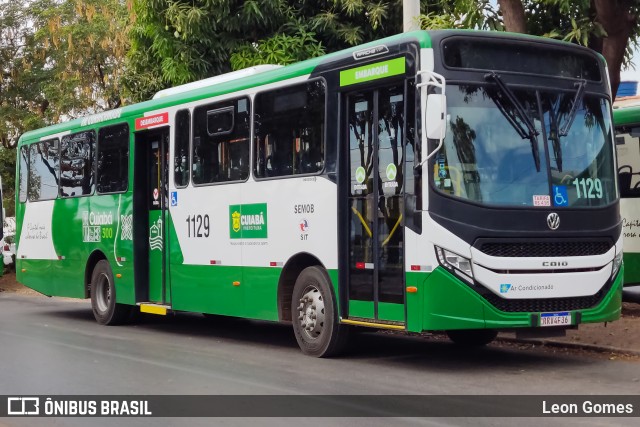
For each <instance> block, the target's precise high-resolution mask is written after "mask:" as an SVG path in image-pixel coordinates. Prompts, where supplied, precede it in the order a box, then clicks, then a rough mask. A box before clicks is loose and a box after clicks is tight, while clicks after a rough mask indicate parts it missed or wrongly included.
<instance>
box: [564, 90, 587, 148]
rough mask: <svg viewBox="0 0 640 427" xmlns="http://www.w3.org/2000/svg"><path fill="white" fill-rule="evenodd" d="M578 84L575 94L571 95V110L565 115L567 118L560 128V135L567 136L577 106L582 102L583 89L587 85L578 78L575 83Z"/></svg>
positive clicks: (576, 111)
mask: <svg viewBox="0 0 640 427" xmlns="http://www.w3.org/2000/svg"><path fill="white" fill-rule="evenodd" d="M575 86H578V90H577V91H576V96H574V97H573V105H571V111H569V114H568V115H567V120H566V122H565V123H564V126H562V128H561V129H560V132H559V135H560V136H567V135H568V134H569V129H571V125H572V124H573V121H574V120H575V118H576V115H577V114H578V106H579V105H580V104H582V98H583V97H584V89H585V87H586V86H587V81H586V80H580V81H579V82H577V83H576V84H575Z"/></svg>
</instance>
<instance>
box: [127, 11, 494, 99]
mask: <svg viewBox="0 0 640 427" xmlns="http://www.w3.org/2000/svg"><path fill="white" fill-rule="evenodd" d="M433 3H434V2H433V1H426V0H425V1H422V5H423V6H422V7H423V9H425V10H426V9H427V8H429V10H433V11H436V10H441V7H440V6H439V5H432V4H433ZM487 3H488V0H487ZM428 5H432V6H428ZM134 12H135V17H136V21H135V24H134V26H133V28H132V31H131V51H130V53H129V56H128V62H127V71H126V75H125V76H124V81H123V84H124V86H125V87H126V89H127V95H128V96H130V97H131V98H132V99H134V100H138V101H140V100H145V99H148V98H150V97H151V96H152V95H153V94H154V93H155V92H157V91H158V90H160V89H164V88H166V87H169V86H174V85H178V84H182V83H186V82H190V81H194V80H199V79H203V78H206V77H211V76H214V75H217V74H221V73H225V72H228V71H231V70H237V69H240V68H245V67H247V66H253V65H258V64H264V63H275V64H289V63H291V62H295V61H300V60H303V59H307V58H310V57H314V56H317V55H322V54H324V53H328V52H335V51H337V50H340V49H344V48H347V47H350V46H355V45H358V44H361V43H365V42H368V41H371V40H376V39H379V38H382V37H386V36H389V35H393V34H397V33H399V32H401V31H402V0H386V1H384V0H378V1H363V0H321V1H314V0H289V1H287V0H262V1H257V0H249V1H240V0H135V2H134ZM478 13H480V12H478ZM469 19H471V18H469Z"/></svg>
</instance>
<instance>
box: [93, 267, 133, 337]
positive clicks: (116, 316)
mask: <svg viewBox="0 0 640 427" xmlns="http://www.w3.org/2000/svg"><path fill="white" fill-rule="evenodd" d="M91 308H92V309H93V316H94V317H95V318H96V321H97V322H98V323H99V324H101V325H119V324H122V323H125V322H126V321H127V320H128V319H129V318H130V317H131V314H132V312H133V310H132V307H131V306H128V305H124V304H118V303H116V287H115V282H114V280H113V272H112V271H111V266H110V265H109V262H108V261H107V260H105V259H103V260H100V261H98V263H97V264H96V266H95V267H94V268H93V273H92V274H91Z"/></svg>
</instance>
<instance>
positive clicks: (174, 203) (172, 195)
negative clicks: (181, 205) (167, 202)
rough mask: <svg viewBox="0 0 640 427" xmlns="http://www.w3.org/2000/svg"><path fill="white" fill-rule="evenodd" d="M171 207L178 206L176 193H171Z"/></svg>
mask: <svg viewBox="0 0 640 427" xmlns="http://www.w3.org/2000/svg"><path fill="white" fill-rule="evenodd" d="M171 206H178V192H177V191H172V192H171Z"/></svg>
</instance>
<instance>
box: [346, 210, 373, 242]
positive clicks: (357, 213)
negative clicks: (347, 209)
mask: <svg viewBox="0 0 640 427" xmlns="http://www.w3.org/2000/svg"><path fill="white" fill-rule="evenodd" d="M351 210H352V211H353V213H354V214H356V216H357V217H358V218H359V219H360V222H361V223H362V226H363V227H364V230H365V231H366V232H367V234H368V235H369V237H372V236H373V233H372V232H371V229H370V228H369V226H368V225H367V222H366V221H365V220H364V218H363V217H362V214H360V212H359V211H358V209H356V207H355V206H351Z"/></svg>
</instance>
